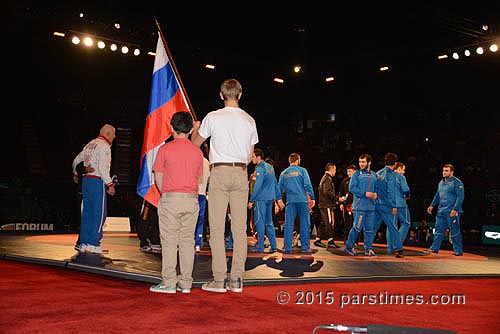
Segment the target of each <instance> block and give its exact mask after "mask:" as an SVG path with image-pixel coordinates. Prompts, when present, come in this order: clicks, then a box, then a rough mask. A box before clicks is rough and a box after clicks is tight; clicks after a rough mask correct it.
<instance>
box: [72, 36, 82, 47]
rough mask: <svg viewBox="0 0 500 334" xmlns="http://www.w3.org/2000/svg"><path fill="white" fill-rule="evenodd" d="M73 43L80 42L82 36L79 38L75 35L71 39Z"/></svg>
mask: <svg viewBox="0 0 500 334" xmlns="http://www.w3.org/2000/svg"><path fill="white" fill-rule="evenodd" d="M71 43H73V44H75V45H77V44H80V38H78V36H73V38H72V39H71Z"/></svg>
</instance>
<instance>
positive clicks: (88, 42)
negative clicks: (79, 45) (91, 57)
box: [83, 37, 94, 46]
mask: <svg viewBox="0 0 500 334" xmlns="http://www.w3.org/2000/svg"><path fill="white" fill-rule="evenodd" d="M83 44H85V45H86V46H92V45H94V41H93V40H92V38H90V37H85V38H84V39H83Z"/></svg>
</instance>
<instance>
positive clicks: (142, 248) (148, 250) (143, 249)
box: [139, 245, 153, 252]
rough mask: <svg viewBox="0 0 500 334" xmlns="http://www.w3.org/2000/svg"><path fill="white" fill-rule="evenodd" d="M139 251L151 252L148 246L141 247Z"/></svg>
mask: <svg viewBox="0 0 500 334" xmlns="http://www.w3.org/2000/svg"><path fill="white" fill-rule="evenodd" d="M139 249H140V250H141V251H143V252H151V251H152V250H153V248H151V246H150V245H146V246H141V247H140V248H139Z"/></svg>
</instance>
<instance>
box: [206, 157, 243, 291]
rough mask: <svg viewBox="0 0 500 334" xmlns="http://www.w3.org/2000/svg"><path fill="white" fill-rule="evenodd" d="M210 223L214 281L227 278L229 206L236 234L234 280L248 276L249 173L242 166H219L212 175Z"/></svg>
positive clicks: (234, 237) (212, 171) (209, 209)
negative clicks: (226, 244) (227, 220)
mask: <svg viewBox="0 0 500 334" xmlns="http://www.w3.org/2000/svg"><path fill="white" fill-rule="evenodd" d="M208 187H209V188H208V224H209V226H210V249H211V252H212V273H213V276H214V280H216V281H223V280H224V279H225V278H226V277H227V259H226V250H225V247H224V229H225V222H226V212H227V207H228V204H229V208H230V212H231V232H232V234H233V240H234V244H233V259H232V263H231V279H238V278H241V279H242V280H243V276H244V274H245V262H246V259H247V250H248V249H247V247H248V240H247V232H246V231H247V203H248V180H247V171H246V170H245V169H243V168H241V167H237V166H235V167H233V166H217V167H213V168H212V170H211V172H210V184H209V186H208Z"/></svg>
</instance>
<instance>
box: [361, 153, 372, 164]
mask: <svg viewBox="0 0 500 334" xmlns="http://www.w3.org/2000/svg"><path fill="white" fill-rule="evenodd" d="M359 158H360V159H366V162H371V161H372V156H371V155H369V154H368V153H363V154H361V155H360V156H359Z"/></svg>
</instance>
